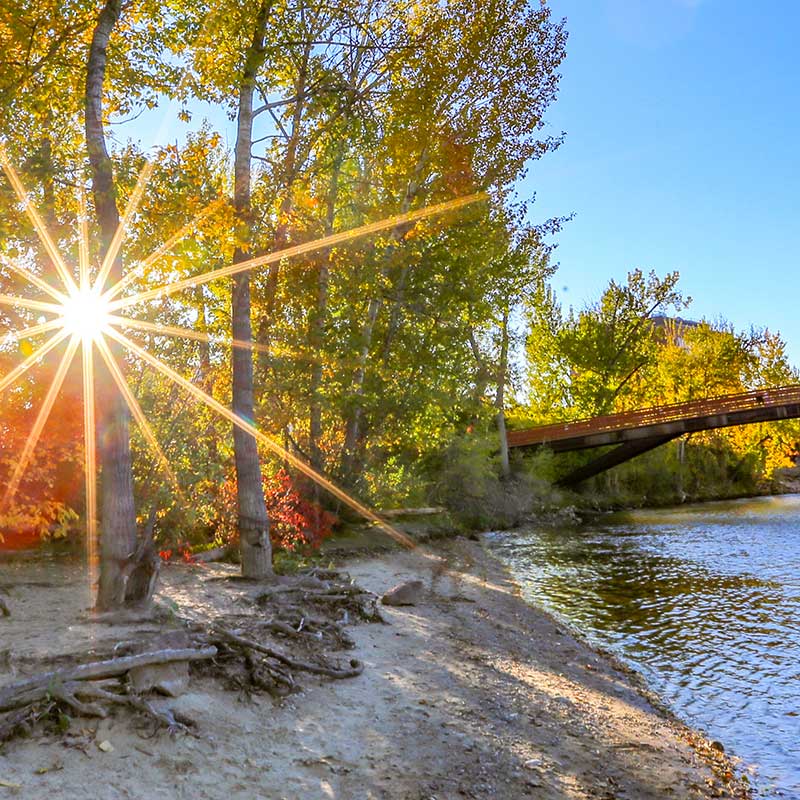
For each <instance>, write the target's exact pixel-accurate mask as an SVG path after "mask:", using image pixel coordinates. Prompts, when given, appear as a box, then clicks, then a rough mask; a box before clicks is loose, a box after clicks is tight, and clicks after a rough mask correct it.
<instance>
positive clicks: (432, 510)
mask: <svg viewBox="0 0 800 800" xmlns="http://www.w3.org/2000/svg"><path fill="white" fill-rule="evenodd" d="M446 510H447V509H446V508H445V507H444V506H425V507H423V508H388V509H385V510H383V511H381V512H380V515H381V516H382V517H386V518H388V519H391V518H392V517H432V516H434V515H435V514H443V513H444V512H445V511H446Z"/></svg>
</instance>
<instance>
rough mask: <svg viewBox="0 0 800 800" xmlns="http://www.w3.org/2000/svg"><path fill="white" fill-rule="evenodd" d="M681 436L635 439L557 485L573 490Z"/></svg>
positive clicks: (671, 434)
mask: <svg viewBox="0 0 800 800" xmlns="http://www.w3.org/2000/svg"><path fill="white" fill-rule="evenodd" d="M680 435H681V434H680V433H668V434H664V435H662V436H651V437H649V438H647V439H634V440H633V441H630V442H625V444H621V445H619V446H618V447H615V448H614V449H613V450H611V451H610V452H608V453H604V454H603V455H602V456H600V457H599V458H596V459H594V461H590V462H589V463H588V464H584V465H583V466H582V467H578V469H576V470H573V471H572V472H570V473H569V474H568V475H566V476H565V477H563V478H561V479H560V480H559V481H558V482H557V485H558V486H563V487H565V488H571V487H573V486H575V485H576V484H578V483H581V482H582V481H585V480H587V479H588V478H592V477H594V476H595V475H599V474H600V473H601V472H605V471H606V470H607V469H611V467H616V466H617V465H618V464H622V463H623V462H625V461H630V459H632V458H635V457H636V456H640V455H641V454H642V453H646V452H647V451H648V450H654V449H655V448H656V447H660V446H661V445H662V444H666V443H667V442H669V441H672V439H675V438H677V437H678V436H680Z"/></svg>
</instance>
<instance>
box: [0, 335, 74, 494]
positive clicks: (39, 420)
mask: <svg viewBox="0 0 800 800" xmlns="http://www.w3.org/2000/svg"><path fill="white" fill-rule="evenodd" d="M79 344H80V339H78V337H77V336H73V337H72V338H71V339H70V341H69V344H68V345H67V350H66V352H65V353H64V356H63V357H62V359H61V363H60V364H59V365H58V369H57V370H56V374H55V377H54V378H53V382H52V383H51V384H50V388H49V389H48V390H47V395H46V396H45V398H44V403H42V407H41V409H40V410H39V414H38V415H37V417H36V422H34V424H33V428H32V429H31V432H30V434H29V435H28V438H27V440H26V442H25V446H24V447H23V449H22V455H21V456H20V458H19V461H17V465H16V467H15V468H14V473H13V474H12V476H11V479H10V480H9V482H8V486H7V487H6V491H5V494H4V495H3V501H2V503H0V506H2V507H7V506H8V504H9V503H10V502H11V501H12V500H13V499H14V495H15V494H16V493H17V489H18V488H19V483H20V481H21V480H22V476H23V474H24V472H25V469H26V468H27V466H28V462H29V461H30V458H31V456H32V455H33V451H34V450H35V449H36V445H37V444H38V442H39V437H40V436H41V435H42V430H43V429H44V426H45V425H46V424H47V420H48V419H49V418H50V412H51V411H52V410H53V405H54V403H55V402H56V398H57V397H58V393H59V392H60V391H61V386H62V384H63V383H64V378H65V377H66V375H67V370H68V369H69V366H70V364H71V363H72V359H73V357H74V356H75V351H76V350H77V349H78V345H79Z"/></svg>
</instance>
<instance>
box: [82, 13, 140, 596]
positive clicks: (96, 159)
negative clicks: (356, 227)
mask: <svg viewBox="0 0 800 800" xmlns="http://www.w3.org/2000/svg"><path fill="white" fill-rule="evenodd" d="M121 5H122V0H106V3H105V5H104V6H103V9H102V11H101V12H100V15H99V17H98V20H97V25H96V26H95V29H94V33H93V35H92V43H91V46H90V49H89V62H88V67H87V74H86V95H85V111H86V120H85V123H86V147H87V150H88V155H89V163H90V164H91V170H92V191H93V194H94V205H95V210H96V213H97V220H98V223H99V225H100V235H101V237H102V244H103V249H104V250H106V249H107V248H108V247H110V245H111V241H112V239H113V238H114V233H115V232H116V230H117V227H118V225H119V212H118V210H117V198H116V192H115V188H114V175H113V169H112V164H111V158H110V157H109V155H108V150H107V149H106V140H105V132H104V130H103V81H104V79H105V72H106V61H107V51H108V41H109V38H110V36H111V32H112V30H113V29H114V26H115V25H116V23H117V20H118V19H119V15H120V9H121ZM109 277H110V279H111V280H112V281H113V282H116V281H118V280H120V279H121V278H122V257H121V256H117V258H116V259H115V260H114V264H113V266H112V268H111V272H110V274H109ZM111 348H112V353H113V357H114V358H115V359H116V360H117V361H118V362H121V361H122V353H121V352H120V348H119V346H115V345H114V344H112V345H111ZM99 377H100V378H101V379H100V380H99V381H98V389H99V394H100V398H99V399H100V403H99V414H98V418H99V437H98V442H99V451H100V464H101V469H102V478H101V483H102V485H101V519H102V535H101V543H100V587H99V590H98V594H97V607H98V608H99V609H114V608H120V607H122V606H124V605H126V603H128V604H131V603H132V602H135V601H142V602H145V601H149V597H132V596H131V595H130V593H129V591H128V588H129V587H128V583H129V580H130V578H131V573H132V567H133V566H135V563H134V559H135V553H136V509H135V506H134V500H133V469H132V462H131V447H130V430H129V429H130V418H129V412H128V407H127V405H126V404H125V400H124V398H123V397H122V396H121V394H120V393H119V391H118V389H117V388H116V386H115V385H114V383H113V381H112V380H111V377H110V376H109V375H103V376H99ZM150 583H151V584H152V582H150ZM150 588H151V589H152V585H151V587H150Z"/></svg>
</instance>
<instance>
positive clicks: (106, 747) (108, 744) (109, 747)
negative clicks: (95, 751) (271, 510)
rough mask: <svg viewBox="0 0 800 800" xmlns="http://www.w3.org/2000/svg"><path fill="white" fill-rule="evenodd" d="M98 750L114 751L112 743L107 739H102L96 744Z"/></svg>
mask: <svg viewBox="0 0 800 800" xmlns="http://www.w3.org/2000/svg"><path fill="white" fill-rule="evenodd" d="M97 746H98V748H99V749H100V750H102V751H103V752H104V753H113V752H114V745H113V744H111V742H109V741H108V739H103V741H102V742H100V744H98V745H97Z"/></svg>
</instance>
